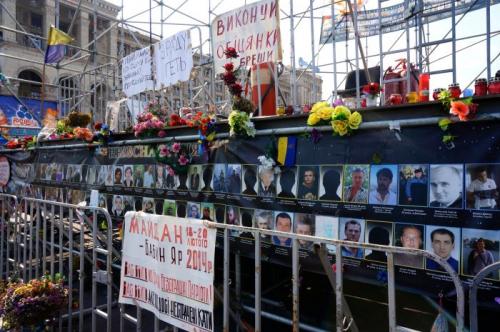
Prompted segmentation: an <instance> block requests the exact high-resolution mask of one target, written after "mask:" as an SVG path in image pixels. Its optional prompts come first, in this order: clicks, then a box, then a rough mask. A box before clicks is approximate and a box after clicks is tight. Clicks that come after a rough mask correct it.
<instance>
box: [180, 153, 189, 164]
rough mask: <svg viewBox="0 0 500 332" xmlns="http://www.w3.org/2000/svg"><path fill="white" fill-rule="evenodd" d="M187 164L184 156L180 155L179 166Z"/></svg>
mask: <svg viewBox="0 0 500 332" xmlns="http://www.w3.org/2000/svg"><path fill="white" fill-rule="evenodd" d="M188 162H189V160H188V159H187V158H186V156H185V155H183V154H182V155H181V156H180V157H179V164H180V165H182V166H185V165H187V163H188Z"/></svg>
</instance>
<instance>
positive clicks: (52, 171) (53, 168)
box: [45, 163, 73, 181]
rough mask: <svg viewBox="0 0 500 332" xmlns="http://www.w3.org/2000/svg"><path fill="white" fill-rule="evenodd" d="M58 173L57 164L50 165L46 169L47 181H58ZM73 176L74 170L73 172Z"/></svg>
mask: <svg viewBox="0 0 500 332" xmlns="http://www.w3.org/2000/svg"><path fill="white" fill-rule="evenodd" d="M56 172H57V164H56V163H50V164H48V165H47V168H46V169H45V180H47V181H55V180H56ZM71 174H72V175H73V169H72V171H71ZM68 181H69V180H68Z"/></svg>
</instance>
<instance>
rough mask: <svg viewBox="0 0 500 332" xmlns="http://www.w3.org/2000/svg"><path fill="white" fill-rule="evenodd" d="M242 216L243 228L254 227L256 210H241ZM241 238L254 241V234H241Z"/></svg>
mask: <svg viewBox="0 0 500 332" xmlns="http://www.w3.org/2000/svg"><path fill="white" fill-rule="evenodd" d="M240 216H241V226H245V227H253V216H254V210H253V209H244V208H241V209H240ZM240 237H241V238H244V239H253V238H254V236H253V233H252V232H241V233H240Z"/></svg>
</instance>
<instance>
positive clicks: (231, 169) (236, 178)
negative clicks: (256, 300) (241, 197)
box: [226, 164, 241, 194]
mask: <svg viewBox="0 0 500 332" xmlns="http://www.w3.org/2000/svg"><path fill="white" fill-rule="evenodd" d="M226 174H227V180H226V181H227V183H228V192H230V193H232V194H241V165H238V164H230V165H227V173H226Z"/></svg>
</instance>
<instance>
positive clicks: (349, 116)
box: [332, 106, 363, 136]
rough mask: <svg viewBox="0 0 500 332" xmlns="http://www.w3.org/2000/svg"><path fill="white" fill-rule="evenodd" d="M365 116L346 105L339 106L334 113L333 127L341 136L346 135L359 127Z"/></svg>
mask: <svg viewBox="0 0 500 332" xmlns="http://www.w3.org/2000/svg"><path fill="white" fill-rule="evenodd" d="M361 122H363V117H362V116H361V114H359V113H358V112H351V110H350V109H349V108H347V107H346V106H337V107H335V110H334V111H333V113H332V129H333V132H334V133H335V134H337V135H339V136H345V135H348V134H350V133H352V132H353V131H354V130H356V129H358V128H359V125H360V124H361Z"/></svg>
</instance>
